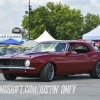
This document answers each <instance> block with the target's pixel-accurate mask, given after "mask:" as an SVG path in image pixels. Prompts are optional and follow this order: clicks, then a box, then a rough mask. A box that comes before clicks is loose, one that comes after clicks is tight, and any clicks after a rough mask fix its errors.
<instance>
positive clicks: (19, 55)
mask: <svg viewBox="0 0 100 100" xmlns="http://www.w3.org/2000/svg"><path fill="white" fill-rule="evenodd" d="M48 54H49V52H29V53H27V52H23V53H15V54H6V55H1V56H0V59H1V58H2V59H3V58H19V59H21V58H34V57H38V56H42V55H48Z"/></svg>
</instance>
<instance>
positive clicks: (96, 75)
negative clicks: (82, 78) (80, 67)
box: [90, 61, 100, 78]
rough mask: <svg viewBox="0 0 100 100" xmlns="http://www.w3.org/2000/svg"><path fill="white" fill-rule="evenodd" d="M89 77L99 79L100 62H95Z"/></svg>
mask: <svg viewBox="0 0 100 100" xmlns="http://www.w3.org/2000/svg"><path fill="white" fill-rule="evenodd" d="M90 76H91V77H92V78H100V61H98V62H97V64H96V65H95V67H94V68H93V70H92V71H91V73H90Z"/></svg>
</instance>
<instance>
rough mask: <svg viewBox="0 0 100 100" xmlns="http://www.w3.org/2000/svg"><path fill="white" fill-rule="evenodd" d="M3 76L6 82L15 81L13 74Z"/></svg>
mask: <svg viewBox="0 0 100 100" xmlns="http://www.w3.org/2000/svg"><path fill="white" fill-rule="evenodd" d="M3 76H4V78H5V79H6V80H15V79H16V78H17V76H15V75H13V74H3Z"/></svg>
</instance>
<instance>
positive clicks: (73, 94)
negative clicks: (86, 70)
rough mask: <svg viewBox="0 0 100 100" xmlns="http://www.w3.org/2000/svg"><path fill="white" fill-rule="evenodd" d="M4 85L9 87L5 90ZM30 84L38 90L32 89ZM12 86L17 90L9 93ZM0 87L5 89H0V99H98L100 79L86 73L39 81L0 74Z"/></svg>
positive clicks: (99, 99) (99, 95)
mask: <svg viewBox="0 0 100 100" xmlns="http://www.w3.org/2000/svg"><path fill="white" fill-rule="evenodd" d="M4 86H8V87H10V88H7V87H6V88H7V89H8V90H7V89H6V88H4ZM32 86H33V87H34V89H35V90H36V89H38V90H39V91H32V88H33V87H32ZM12 87H13V89H14V88H15V87H18V91H17V92H16V93H15V91H14V92H12V94H10V92H9V91H11V90H10V89H11V88H12ZM35 87H36V88H35ZM43 87H44V89H45V91H46V92H43ZM46 87H48V88H46ZM0 88H2V90H7V91H6V92H5V93H3V92H4V91H3V92H2V91H1V89H0V100H100V79H92V78H90V76H89V75H86V74H83V75H74V76H69V77H68V78H66V77H56V78H54V80H53V81H52V82H41V80H40V79H38V78H17V79H16V80H15V81H6V80H5V79H4V78H3V76H2V74H0ZM25 89H26V90H25ZM28 89H29V90H28ZM46 89H47V90H46ZM50 89H51V90H50ZM22 90H23V91H22ZM41 90H42V92H41ZM12 91H13V90H12ZM7 93H8V94H7Z"/></svg>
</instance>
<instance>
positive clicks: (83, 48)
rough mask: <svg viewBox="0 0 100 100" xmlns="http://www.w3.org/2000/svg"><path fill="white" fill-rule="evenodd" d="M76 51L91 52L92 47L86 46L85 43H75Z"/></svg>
mask: <svg viewBox="0 0 100 100" xmlns="http://www.w3.org/2000/svg"><path fill="white" fill-rule="evenodd" d="M75 51H76V52H77V53H87V52H90V49H89V48H88V47H86V46H85V45H84V44H75Z"/></svg>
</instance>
